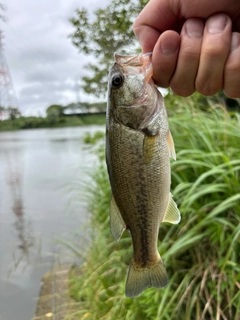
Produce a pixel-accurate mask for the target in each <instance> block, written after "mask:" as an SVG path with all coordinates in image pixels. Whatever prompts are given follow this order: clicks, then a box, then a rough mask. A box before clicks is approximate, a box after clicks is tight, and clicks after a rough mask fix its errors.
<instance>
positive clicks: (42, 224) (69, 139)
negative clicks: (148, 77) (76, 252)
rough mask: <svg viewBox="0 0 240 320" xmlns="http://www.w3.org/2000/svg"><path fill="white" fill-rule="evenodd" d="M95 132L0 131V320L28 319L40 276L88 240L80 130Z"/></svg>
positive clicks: (87, 162)
mask: <svg viewBox="0 0 240 320" xmlns="http://www.w3.org/2000/svg"><path fill="white" fill-rule="evenodd" d="M98 130H100V131H104V127H103V126H88V127H72V128H60V129H33V130H20V131H15V132H0V319H1V320H13V319H18V320H27V319H31V318H32V317H33V316H34V312H35V307H36V303H37V297H38V293H39V290H40V282H41V278H42V276H43V274H44V273H45V272H46V271H48V270H49V269H50V268H51V267H52V266H53V265H54V264H57V263H72V262H74V256H73V255H71V253H70V252H68V251H67V249H66V247H64V246H62V245H61V244H60V242H61V241H63V242H64V241H66V239H68V240H69V239H70V240H71V237H76V236H77V237H78V239H79V248H80V247H81V246H82V247H83V248H86V246H87V242H88V241H89V234H88V231H87V230H88V228H87V227H86V224H87V222H88V217H89V212H88V210H87V204H86V201H84V192H85V189H86V185H87V184H88V183H90V182H91V181H90V176H89V172H90V171H91V169H93V167H94V166H96V162H97V157H96V156H95V155H94V154H92V152H91V151H90V150H89V149H88V148H86V146H85V145H84V142H83V137H84V135H85V134H86V133H87V132H96V131H98Z"/></svg>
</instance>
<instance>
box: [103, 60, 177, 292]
mask: <svg viewBox="0 0 240 320" xmlns="http://www.w3.org/2000/svg"><path fill="white" fill-rule="evenodd" d="M151 73H152V67H151V55H149V54H147V55H142V54H140V55H138V56H130V57H129V56H119V55H116V56H115V64H114V65H113V67H112V68H111V70H110V75H109V88H108V94H109V97H108V107H107V124H106V161H107V168H108V173H109V180H110V184H111V190H112V199H111V204H110V224H111V231H112V234H113V236H114V238H115V239H116V240H117V241H118V240H119V239H120V237H121V235H122V232H123V231H124V230H125V229H126V228H127V229H128V230H129V231H130V234H131V238H132V243H133V260H132V262H131V264H130V268H129V272H128V277H127V283H126V295H127V296H128V297H135V296H137V295H139V294H140V293H141V292H142V291H143V290H145V289H146V288H147V287H150V286H153V287H156V288H160V287H164V286H166V285H167V282H168V278H167V273H166V269H165V266H164V264H163V261H162V259H161V257H160V255H159V253H158V250H157V242H158V233H159V226H160V223H161V222H164V221H167V222H171V223H178V222H179V221H180V213H179V211H178V209H177V206H176V204H175V202H174V201H173V199H172V196H171V194H170V160H169V155H172V156H173V157H175V151H174V145H173V141H172V138H171V134H170V131H169V128H168V121H167V113H166V109H165V106H164V102H163V98H162V96H161V94H160V92H159V91H158V90H157V88H156V87H155V85H154V83H153V81H152V80H151ZM115 80H116V81H115Z"/></svg>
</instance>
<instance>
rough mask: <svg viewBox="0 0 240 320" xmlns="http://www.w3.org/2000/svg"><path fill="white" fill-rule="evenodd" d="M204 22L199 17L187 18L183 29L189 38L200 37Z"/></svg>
mask: <svg viewBox="0 0 240 320" xmlns="http://www.w3.org/2000/svg"><path fill="white" fill-rule="evenodd" d="M203 29H204V24H203V21H201V20H199V19H189V20H187V21H186V23H185V30H186V32H187V35H188V36H189V37H190V38H201V37H202V35H203Z"/></svg>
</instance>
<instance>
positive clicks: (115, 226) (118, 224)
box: [110, 195, 126, 241]
mask: <svg viewBox="0 0 240 320" xmlns="http://www.w3.org/2000/svg"><path fill="white" fill-rule="evenodd" d="M110 227H111V233H112V235H113V238H114V239H115V240H116V241H118V240H119V239H120V238H121V236H122V234H123V231H124V230H125V229H126V225H125V223H124V221H123V218H122V216H121V213H120V211H119V209H118V206H117V204H116V202H115V199H114V196H113V195H112V198H111V203H110Z"/></svg>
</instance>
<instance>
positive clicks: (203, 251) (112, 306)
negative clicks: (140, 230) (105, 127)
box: [71, 100, 240, 320]
mask: <svg viewBox="0 0 240 320" xmlns="http://www.w3.org/2000/svg"><path fill="white" fill-rule="evenodd" d="M185 101H188V102H189V105H188V106H186V107H183V106H182V105H178V108H177V109H176V112H175V114H174V110H175V109H171V112H170V113H171V114H172V117H171V118H170V119H169V122H170V128H171V132H172V135H173V138H174V141H175V149H176V152H177V161H174V162H172V163H171V164H172V193H173V195H174V199H175V201H176V202H177V203H178V206H179V209H180V212H181V215H182V220H181V222H180V223H179V225H170V224H165V223H163V224H161V227H160V233H159V240H160V241H159V252H160V254H161V256H162V258H163V260H164V262H165V265H166V269H167V272H168V276H169V284H168V286H167V287H166V288H163V289H159V290H156V289H154V288H149V289H147V290H145V291H144V292H143V293H142V294H141V295H140V296H139V297H137V298H134V299H129V298H126V297H125V295H124V288H125V281H126V274H127V270H128V265H129V263H130V259H131V255H132V253H131V252H132V249H131V239H130V237H129V235H128V233H127V232H125V233H124V234H123V237H122V238H121V240H120V241H119V242H118V243H116V242H115V241H114V240H113V238H112V236H111V233H110V227H109V217H108V211H109V200H110V188H109V183H108V177H107V173H106V167H105V163H104V161H103V160H102V161H101V163H100V166H99V168H98V169H97V171H96V172H94V175H93V177H94V186H91V188H89V189H91V190H90V191H89V195H90V209H91V212H92V226H93V229H94V232H95V236H94V238H93V242H92V245H91V247H90V249H89V251H88V256H87V259H86V261H85V263H84V264H83V265H82V266H81V267H80V269H81V272H82V275H81V276H78V275H76V276H74V275H72V276H71V293H72V296H73V297H74V298H75V299H76V300H77V301H80V302H81V303H80V305H81V310H79V313H78V318H79V319H91V320H93V319H96V320H99V319H102V320H107V319H109V320H115V319H118V320H122V319H124V320H125V319H126V320H130V319H131V320H138V319H147V320H148V319H149V320H153V319H161V320H179V319H184V320H188V319H189V320H197V319H199V320H200V319H204V320H205V319H212V320H213V319H219V320H220V319H224V320H226V319H227V320H237V319H239V318H238V316H239V314H240V303H239V301H240V290H239V289H240V265H239V261H240V241H239V239H240V223H239V221H240V144H239V142H240V117H239V115H237V114H228V113H227V112H226V111H224V110H223V109H221V108H218V109H211V108H209V110H208V112H207V113H204V112H203V111H200V110H199V109H197V108H194V107H192V106H191V104H192V100H185ZM185 103H186V102H185Z"/></svg>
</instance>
